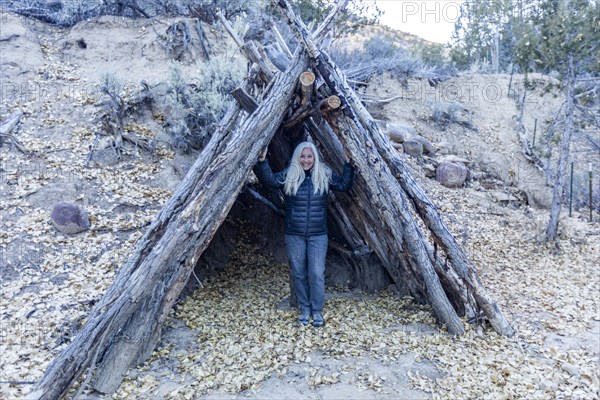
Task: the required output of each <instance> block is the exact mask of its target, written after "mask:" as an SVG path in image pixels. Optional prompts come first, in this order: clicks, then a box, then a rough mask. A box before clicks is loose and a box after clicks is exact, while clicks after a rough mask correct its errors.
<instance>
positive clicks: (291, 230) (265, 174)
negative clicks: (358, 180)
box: [254, 160, 354, 236]
mask: <svg viewBox="0 0 600 400" xmlns="http://www.w3.org/2000/svg"><path fill="white" fill-rule="evenodd" d="M254 171H255V172H256V175H257V176H258V179H259V180H260V182H261V183H262V184H263V186H266V187H269V188H273V189H280V188H283V183H284V181H285V175H286V172H287V170H283V171H281V172H278V173H276V174H275V173H273V171H272V170H271V166H270V165H269V162H268V161H266V160H265V161H259V162H258V163H257V164H256V168H255V170H254ZM353 181H354V167H352V165H351V164H349V163H346V164H344V171H343V173H342V176H338V175H336V174H335V173H333V174H332V176H331V180H330V181H329V189H330V190H336V191H339V192H345V191H347V190H350V188H351V187H352V182H353ZM314 191H315V189H314V187H313V182H312V179H311V176H310V171H307V172H306V177H305V178H304V181H303V182H302V184H301V185H300V187H299V188H298V192H297V193H296V195H295V196H288V195H285V229H284V231H285V233H286V234H288V235H301V236H313V235H324V234H327V194H315V193H314Z"/></svg>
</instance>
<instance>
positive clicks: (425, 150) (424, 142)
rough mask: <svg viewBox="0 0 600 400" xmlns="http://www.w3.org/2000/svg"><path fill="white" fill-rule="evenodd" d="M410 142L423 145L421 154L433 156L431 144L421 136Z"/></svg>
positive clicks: (433, 150)
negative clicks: (414, 141)
mask: <svg viewBox="0 0 600 400" xmlns="http://www.w3.org/2000/svg"><path fill="white" fill-rule="evenodd" d="M412 140H416V141H417V142H419V143H421V144H422V145H423V154H433V153H434V152H435V149H434V148H433V144H431V142H430V141H429V140H427V139H425V138H424V137H423V136H415V137H414V138H412Z"/></svg>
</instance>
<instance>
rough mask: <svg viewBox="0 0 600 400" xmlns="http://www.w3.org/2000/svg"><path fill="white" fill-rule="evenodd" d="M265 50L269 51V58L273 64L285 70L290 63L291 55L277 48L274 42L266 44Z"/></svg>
mask: <svg viewBox="0 0 600 400" xmlns="http://www.w3.org/2000/svg"><path fill="white" fill-rule="evenodd" d="M265 51H266V53H267V57H269V60H271V62H272V63H273V65H274V66H275V67H277V69H278V70H280V71H285V69H286V68H287V66H288V64H289V63H290V59H289V57H288V56H287V55H285V54H284V53H282V52H281V51H279V50H278V49H276V48H275V46H273V45H272V44H269V45H267V46H265Z"/></svg>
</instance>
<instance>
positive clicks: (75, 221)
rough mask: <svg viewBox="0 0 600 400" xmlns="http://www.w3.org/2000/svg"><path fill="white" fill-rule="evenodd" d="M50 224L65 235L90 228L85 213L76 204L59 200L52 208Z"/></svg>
mask: <svg viewBox="0 0 600 400" xmlns="http://www.w3.org/2000/svg"><path fill="white" fill-rule="evenodd" d="M51 221H52V226H54V228H55V229H56V230H57V231H59V232H61V233H64V234H66V235H73V234H76V233H79V232H83V231H85V230H88V229H89V228H90V220H89V218H88V215H87V213H86V212H85V211H84V210H83V209H81V207H79V206H78V205H77V204H75V203H71V202H67V201H61V202H59V203H56V204H55V205H54V207H53V208H52V214H51Z"/></svg>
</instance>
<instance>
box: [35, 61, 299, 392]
mask: <svg viewBox="0 0 600 400" xmlns="http://www.w3.org/2000/svg"><path fill="white" fill-rule="evenodd" d="M306 64H307V60H306V55H305V53H304V52H300V51H299V52H297V53H296V55H295V57H294V60H293V62H292V63H291V64H290V68H289V69H288V70H287V71H286V73H285V74H280V75H279V76H277V78H276V79H275V80H274V83H273V86H272V88H271V93H270V95H269V97H268V98H267V99H265V101H264V102H263V103H262V104H261V105H260V106H259V107H258V109H256V111H255V112H254V113H253V114H252V115H249V116H247V118H244V117H240V116H239V107H238V106H237V104H236V105H235V107H233V108H232V109H231V110H230V112H229V113H228V117H229V119H228V120H226V121H223V124H222V125H221V128H220V132H215V134H214V135H213V137H212V138H211V140H210V142H209V144H208V145H207V147H206V148H205V149H204V151H203V152H202V153H201V155H200V156H199V158H198V160H196V162H195V163H194V166H193V167H192V169H191V170H190V172H189V173H188V174H187V175H186V177H185V178H184V180H183V182H182V183H181V185H180V186H179V188H178V190H177V192H176V193H175V194H174V195H173V197H172V198H171V199H170V200H169V202H168V203H167V205H166V206H165V207H164V208H163V209H162V210H161V212H160V213H159V215H158V217H157V219H156V220H155V221H154V222H153V223H152V225H151V226H150V229H149V230H148V231H147V232H146V234H145V235H144V236H143V237H142V239H140V241H139V242H138V244H137V248H136V250H135V252H134V254H132V256H131V257H130V258H129V260H128V261H127V263H126V264H125V265H124V266H123V267H122V268H121V269H120V270H119V273H118V274H117V276H116V277H115V282H114V283H113V284H112V285H111V287H110V288H109V289H108V290H107V292H106V294H105V295H104V297H103V298H102V299H101V300H100V302H99V303H98V304H97V305H96V307H95V308H94V310H92V312H91V314H90V316H89V318H88V321H87V323H86V325H85V326H84V327H83V328H82V330H81V331H80V332H79V333H78V335H77V336H76V337H75V339H74V340H73V342H72V343H71V345H70V346H69V347H68V348H67V349H65V350H64V351H63V352H62V353H61V354H60V355H59V356H58V357H57V358H56V359H55V360H54V361H53V362H52V363H51V365H50V366H49V367H48V369H47V370H46V372H45V373H44V376H43V377H42V379H41V380H40V381H39V382H38V384H37V385H36V387H35V389H34V392H33V393H32V394H31V396H30V397H31V398H39V399H56V398H59V397H60V396H61V395H63V394H64V393H65V392H66V390H67V389H68V387H69V386H70V385H71V384H72V383H73V382H74V381H75V380H76V379H77V377H78V376H79V375H80V374H81V373H83V372H86V371H87V373H88V374H93V373H94V367H97V368H98V369H97V371H96V373H95V377H96V380H95V383H94V384H93V387H94V389H95V390H98V391H101V392H110V391H112V390H114V389H115V388H116V387H118V386H119V384H120V382H121V380H122V379H123V376H124V374H125V372H126V371H127V368H129V367H131V366H133V365H134V364H136V363H139V362H141V361H142V360H144V359H145V358H146V357H147V356H148V355H149V354H150V353H151V351H152V350H153V348H154V347H155V345H156V343H157V340H158V338H159V336H160V329H161V326H162V323H163V322H164V319H165V318H166V317H167V315H168V312H169V310H170V309H171V307H172V305H173V303H174V302H175V300H176V299H177V296H178V294H179V292H180V291H181V289H182V288H183V286H184V285H185V283H186V282H187V280H188V278H189V276H190V274H191V271H192V269H193V266H194V265H195V264H196V262H197V260H198V257H199V255H200V254H201V253H202V252H203V251H204V249H206V247H207V246H208V243H209V242H210V240H211V238H212V236H213V235H214V233H215V232H216V230H217V228H218V227H219V225H220V224H221V223H222V221H223V220H224V218H225V217H226V216H227V213H228V211H229V209H230V208H231V206H232V205H233V202H234V201H235V199H236V196H237V194H238V192H239V191H240V189H241V188H242V186H243V184H244V181H245V180H246V178H247V176H248V175H249V173H250V170H251V168H252V167H253V166H254V164H255V163H256V158H257V156H258V154H259V152H260V151H261V149H263V148H264V147H265V146H266V145H267V143H268V142H269V141H270V140H271V138H272V136H273V134H274V133H275V131H276V129H277V128H278V126H279V124H280V123H281V118H282V116H283V113H284V110H285V109H286V108H287V106H288V104H289V101H290V99H291V96H292V93H293V91H294V88H295V86H296V83H297V77H298V76H299V75H300V73H301V72H302V71H303V70H304V69H305V68H306ZM234 126H236V127H237V129H235V130H233V127H234ZM231 133H233V135H232V134H231ZM95 354H102V355H103V356H102V361H101V363H100V365H90V364H91V362H92V360H93V358H94V357H93V355H95ZM90 368H91V369H90ZM88 369H89V370H88ZM107 377H109V378H110V380H111V381H109V379H108V378H107Z"/></svg>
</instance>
